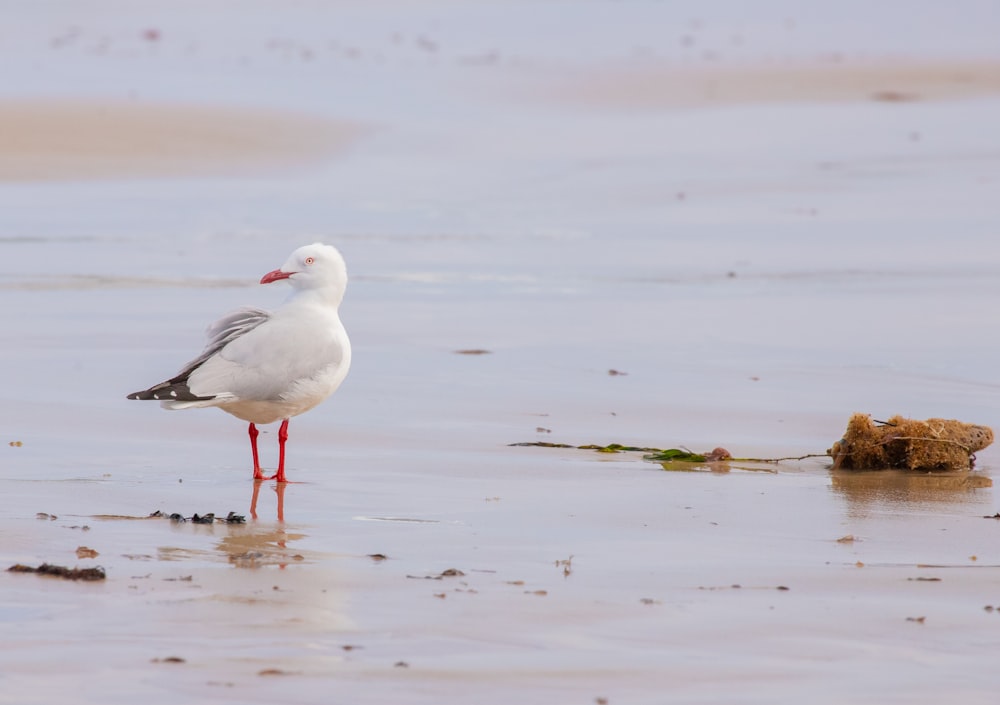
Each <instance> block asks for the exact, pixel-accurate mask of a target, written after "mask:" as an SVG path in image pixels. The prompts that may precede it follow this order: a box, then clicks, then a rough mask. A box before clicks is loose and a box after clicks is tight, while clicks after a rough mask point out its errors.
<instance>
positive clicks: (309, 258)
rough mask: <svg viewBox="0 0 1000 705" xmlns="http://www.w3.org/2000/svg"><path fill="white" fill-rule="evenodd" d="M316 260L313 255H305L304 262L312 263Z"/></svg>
mask: <svg viewBox="0 0 1000 705" xmlns="http://www.w3.org/2000/svg"><path fill="white" fill-rule="evenodd" d="M315 261H316V258H315V257H306V264H312V263H313V262H315Z"/></svg>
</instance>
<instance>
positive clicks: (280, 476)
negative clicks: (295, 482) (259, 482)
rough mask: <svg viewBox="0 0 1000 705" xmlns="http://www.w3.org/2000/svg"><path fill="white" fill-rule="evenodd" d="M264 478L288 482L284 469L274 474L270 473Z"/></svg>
mask: <svg viewBox="0 0 1000 705" xmlns="http://www.w3.org/2000/svg"><path fill="white" fill-rule="evenodd" d="M264 479H265V480H277V481H278V482H288V480H287V479H286V478H285V473H284V471H282V470H280V469H279V470H278V472H276V473H274V474H273V475H269V476H267V477H265V478H264Z"/></svg>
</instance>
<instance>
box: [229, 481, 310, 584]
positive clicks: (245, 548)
mask: <svg viewBox="0 0 1000 705" xmlns="http://www.w3.org/2000/svg"><path fill="white" fill-rule="evenodd" d="M262 482H264V481H263V480H257V481H255V482H254V483H253V484H254V487H253V495H252V497H251V499H250V515H251V516H252V517H253V518H254V520H255V521H254V522H253V523H251V524H243V525H234V526H231V527H229V531H228V532H227V533H226V535H225V536H223V537H222V539H221V540H220V541H219V543H218V545H217V546H216V548H217V549H218V550H219V551H221V552H222V553H224V554H226V555H227V556H228V558H229V562H230V563H232V564H233V565H235V566H236V567H238V568H259V567H262V566H265V565H276V566H278V567H279V568H284V567H285V566H287V565H289V564H290V563H297V562H300V561H306V560H308V559H307V557H306V556H304V555H302V552H298V551H296V550H295V549H294V542H296V541H300V540H302V539H304V538H305V537H306V534H303V533H300V532H296V531H294V530H290V528H289V526H288V525H287V524H285V521H284V514H285V512H284V500H285V488H286V487H287V483H284V482H278V483H276V487H275V488H274V490H275V493H276V494H277V497H278V506H277V514H278V520H277V522H269V521H262V522H259V523H258V522H257V521H256V519H257V501H258V498H259V495H260V486H261V483H262ZM265 496H266V495H265ZM289 544H293V547H292V548H289Z"/></svg>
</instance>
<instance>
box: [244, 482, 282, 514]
mask: <svg viewBox="0 0 1000 705" xmlns="http://www.w3.org/2000/svg"><path fill="white" fill-rule="evenodd" d="M263 482H264V480H263V479H259V480H254V481H253V495H251V497H250V516H251V517H253V518H254V520H256V519H257V499H258V497H259V496H260V485H261V483H263ZM287 486H288V483H286V482H278V483H275V486H274V493H275V494H276V495H278V521H284V520H285V488H286V487H287Z"/></svg>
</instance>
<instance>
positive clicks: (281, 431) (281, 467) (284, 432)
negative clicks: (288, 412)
mask: <svg viewBox="0 0 1000 705" xmlns="http://www.w3.org/2000/svg"><path fill="white" fill-rule="evenodd" d="M287 440H288V419H285V420H284V421H282V422H281V426H280V427H279V428H278V472H276V473H274V474H273V475H272V476H271V477H270V478H268V479H270V480H277V481H278V482H288V480H286V479H285V441H287Z"/></svg>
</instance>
